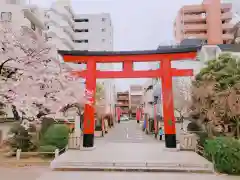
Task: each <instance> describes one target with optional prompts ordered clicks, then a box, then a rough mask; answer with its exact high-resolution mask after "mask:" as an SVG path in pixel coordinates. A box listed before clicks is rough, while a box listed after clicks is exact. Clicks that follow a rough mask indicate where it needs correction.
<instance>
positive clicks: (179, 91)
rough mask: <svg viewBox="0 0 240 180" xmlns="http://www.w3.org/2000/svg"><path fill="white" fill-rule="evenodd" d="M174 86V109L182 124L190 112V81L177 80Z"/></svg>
mask: <svg viewBox="0 0 240 180" xmlns="http://www.w3.org/2000/svg"><path fill="white" fill-rule="evenodd" d="M174 86H175V88H174V109H175V112H177V113H178V116H179V120H180V121H181V122H182V123H183V121H184V118H186V117H188V116H189V112H190V105H191V80H190V79H183V78H181V79H180V78H179V79H177V81H176V84H175V85H174Z"/></svg>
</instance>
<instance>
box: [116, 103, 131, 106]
mask: <svg viewBox="0 0 240 180" xmlns="http://www.w3.org/2000/svg"><path fill="white" fill-rule="evenodd" d="M117 106H122V107H129V104H128V103H119V102H117Z"/></svg>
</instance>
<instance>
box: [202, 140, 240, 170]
mask: <svg viewBox="0 0 240 180" xmlns="http://www.w3.org/2000/svg"><path fill="white" fill-rule="evenodd" d="M204 156H205V157H206V158H207V159H208V160H210V161H214V165H215V168H216V170H217V171H218V172H221V173H227V174H240V142H239V141H238V140H236V139H234V138H229V137H216V138H214V139H208V140H206V143H205V146H204Z"/></svg>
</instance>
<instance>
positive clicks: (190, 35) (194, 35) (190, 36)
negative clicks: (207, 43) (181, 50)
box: [184, 33, 207, 39]
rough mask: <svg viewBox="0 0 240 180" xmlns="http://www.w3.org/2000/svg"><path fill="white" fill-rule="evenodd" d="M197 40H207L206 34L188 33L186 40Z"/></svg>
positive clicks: (185, 36)
mask: <svg viewBox="0 0 240 180" xmlns="http://www.w3.org/2000/svg"><path fill="white" fill-rule="evenodd" d="M193 37H194V38H196V39H207V34H206V33H186V34H185V35H184V39H188V38H189V39H190V38H193Z"/></svg>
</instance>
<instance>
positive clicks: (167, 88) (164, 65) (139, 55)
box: [59, 46, 200, 148]
mask: <svg viewBox="0 0 240 180" xmlns="http://www.w3.org/2000/svg"><path fill="white" fill-rule="evenodd" d="M199 48H200V47H199V46H190V47H186V46H185V47H181V46H178V47H168V48H164V49H159V50H150V51H120V52H112V51H101V52H99V51H77V50H76V51H75V50H73V51H62V50H60V51H59V54H60V55H62V57H63V59H64V61H65V62H71V63H77V64H79V63H85V64H87V69H86V70H83V71H75V72H72V74H73V75H74V76H78V77H82V78H86V89H87V90H88V91H92V92H95V90H96V79H97V78H103V79H107V78H162V96H163V115H164V130H165V144H166V147H167V148H176V129H175V117H174V104H173V93H172V77H173V76H192V75H193V70H192V69H176V68H171V61H175V60H190V59H191V60H195V58H196V54H197V51H198V50H199ZM155 61H160V63H161V65H160V67H161V68H159V69H157V70H136V71H134V70H133V63H134V62H155ZM119 62H120V63H123V70H122V71H99V70H96V64H97V63H119ZM94 100H95V99H92V101H93V102H94ZM94 130H95V124H94V107H93V106H92V105H90V104H86V105H85V113H84V121H83V147H93V146H94Z"/></svg>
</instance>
